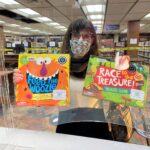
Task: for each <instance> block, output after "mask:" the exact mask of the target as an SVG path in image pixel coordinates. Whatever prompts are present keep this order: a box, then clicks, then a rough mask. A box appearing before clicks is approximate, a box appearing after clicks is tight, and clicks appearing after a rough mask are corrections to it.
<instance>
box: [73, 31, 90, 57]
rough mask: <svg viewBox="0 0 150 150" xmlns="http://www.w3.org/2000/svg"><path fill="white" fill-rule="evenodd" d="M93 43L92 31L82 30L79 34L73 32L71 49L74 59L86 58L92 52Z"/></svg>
mask: <svg viewBox="0 0 150 150" xmlns="http://www.w3.org/2000/svg"><path fill="white" fill-rule="evenodd" d="M92 42H93V36H92V33H91V32H90V30H87V29H84V30H81V31H80V32H79V33H77V32H72V35H71V40H70V47H71V52H72V55H73V57H74V58H82V57H84V56H85V55H86V54H87V53H88V51H89V50H90V47H91V45H92Z"/></svg>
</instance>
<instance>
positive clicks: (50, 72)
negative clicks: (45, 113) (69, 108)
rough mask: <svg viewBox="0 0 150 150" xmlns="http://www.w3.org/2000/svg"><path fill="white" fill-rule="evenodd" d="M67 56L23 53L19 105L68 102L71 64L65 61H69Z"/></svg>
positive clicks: (18, 87) (17, 94)
mask: <svg viewBox="0 0 150 150" xmlns="http://www.w3.org/2000/svg"><path fill="white" fill-rule="evenodd" d="M67 57H68V56H63V57H62V56H61V55H55V56H54V55H53V57H52V55H51V57H49V55H46V54H42V55H38V54H37V55H35V54H34V55H33V54H29V55H23V54H21V55H20V57H19V60H20V66H19V69H20V71H21V72H22V74H23V76H24V78H23V80H22V81H21V82H20V83H19V84H18V85H17V92H16V101H17V105H36V106H37V105H38V106H41V105H42V106H43V105H44V106H46V105H57V106H59V105H61V106H62V105H66V104H68V96H69V95H68V90H69V89H68V79H69V74H68V70H69V69H68V67H69V65H66V64H65V62H64V61H69V59H67ZM61 58H63V59H61ZM64 58H65V60H64ZM58 60H59V61H58ZM67 63H68V62H67ZM62 97H63V98H62ZM64 97H65V98H64ZM57 98H58V99H57Z"/></svg>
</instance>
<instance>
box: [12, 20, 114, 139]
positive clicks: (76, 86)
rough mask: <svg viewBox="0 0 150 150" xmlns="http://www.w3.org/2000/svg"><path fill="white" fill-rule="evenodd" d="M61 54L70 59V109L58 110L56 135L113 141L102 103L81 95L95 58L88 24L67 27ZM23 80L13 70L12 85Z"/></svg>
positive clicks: (95, 48)
mask: <svg viewBox="0 0 150 150" xmlns="http://www.w3.org/2000/svg"><path fill="white" fill-rule="evenodd" d="M62 53H66V54H70V56H71V64H70V68H71V69H70V72H71V78H70V105H69V107H59V117H58V126H57V129H56V132H58V133H66V134H73V135H81V136H87V137H95V138H102V139H113V136H112V133H111V132H110V131H109V128H108V124H107V123H105V122H106V120H105V115H104V112H103V108H102V101H100V100H97V99H95V98H91V97H86V96H83V95H82V90H83V84H84V83H83V82H84V76H85V73H86V68H87V64H88V60H89V57H90V55H98V46H97V39H96V33H95V29H94V27H93V25H92V23H91V22H90V21H88V20H86V19H77V20H75V21H73V22H72V23H71V24H70V26H69V27H68V30H67V32H66V35H65V37H64V41H63V46H62ZM22 78H23V76H22V75H21V74H20V73H19V70H15V71H14V82H15V83H17V82H19V81H20V80H22ZM50 109H51V108H50Z"/></svg>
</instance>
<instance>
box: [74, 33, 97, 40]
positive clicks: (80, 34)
mask: <svg viewBox="0 0 150 150" xmlns="http://www.w3.org/2000/svg"><path fill="white" fill-rule="evenodd" d="M93 36H94V35H93V33H77V32H72V38H73V39H79V38H80V37H82V39H88V40H89V39H91V38H92V37H93Z"/></svg>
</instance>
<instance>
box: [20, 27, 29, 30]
mask: <svg viewBox="0 0 150 150" xmlns="http://www.w3.org/2000/svg"><path fill="white" fill-rule="evenodd" d="M21 29H23V30H31V28H29V27H21Z"/></svg>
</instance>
